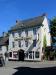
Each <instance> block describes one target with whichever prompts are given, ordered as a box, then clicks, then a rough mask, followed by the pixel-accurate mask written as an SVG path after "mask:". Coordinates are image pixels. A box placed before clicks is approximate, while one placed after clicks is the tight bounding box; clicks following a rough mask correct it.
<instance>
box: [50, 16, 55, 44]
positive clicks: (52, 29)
mask: <svg viewBox="0 0 56 75" xmlns="http://www.w3.org/2000/svg"><path fill="white" fill-rule="evenodd" d="M50 33H51V37H52V44H54V43H55V42H56V17H54V18H53V19H52V20H50Z"/></svg>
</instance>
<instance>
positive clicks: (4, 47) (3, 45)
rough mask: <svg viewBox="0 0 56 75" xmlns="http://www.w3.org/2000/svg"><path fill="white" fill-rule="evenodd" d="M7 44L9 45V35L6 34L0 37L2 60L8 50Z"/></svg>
mask: <svg viewBox="0 0 56 75" xmlns="http://www.w3.org/2000/svg"><path fill="white" fill-rule="evenodd" d="M8 45H9V37H8V36H2V37H0V56H3V58H4V60H5V59H6V55H5V54H7V52H8ZM7 59H8V57H7Z"/></svg>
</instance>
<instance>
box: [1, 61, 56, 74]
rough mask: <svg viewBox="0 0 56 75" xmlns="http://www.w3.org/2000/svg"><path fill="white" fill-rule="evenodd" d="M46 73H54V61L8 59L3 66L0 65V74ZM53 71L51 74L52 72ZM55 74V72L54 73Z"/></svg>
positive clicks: (55, 69) (55, 62)
mask: <svg viewBox="0 0 56 75" xmlns="http://www.w3.org/2000/svg"><path fill="white" fill-rule="evenodd" d="M45 72H46V74H48V73H49V72H50V73H51V75H54V73H56V61H43V62H18V61H9V62H6V65H5V66H4V67H0V74H1V75H18V74H19V75H20V74H23V73H24V75H26V74H27V73H29V74H32V73H33V74H35V73H38V75H39V73H40V74H41V73H44V74H43V75H45ZM52 73H53V74H52ZM55 75H56V74H55Z"/></svg>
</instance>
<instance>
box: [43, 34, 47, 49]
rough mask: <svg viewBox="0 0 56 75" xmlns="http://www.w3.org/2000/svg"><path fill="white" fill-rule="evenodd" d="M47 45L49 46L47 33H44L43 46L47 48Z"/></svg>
mask: <svg viewBox="0 0 56 75" xmlns="http://www.w3.org/2000/svg"><path fill="white" fill-rule="evenodd" d="M46 46H47V41H46V35H44V38H43V48H44V49H45V48H46Z"/></svg>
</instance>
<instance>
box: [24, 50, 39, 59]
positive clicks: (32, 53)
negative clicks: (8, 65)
mask: <svg viewBox="0 0 56 75" xmlns="http://www.w3.org/2000/svg"><path fill="white" fill-rule="evenodd" d="M25 58H28V59H35V58H39V52H38V51H29V52H27V53H25Z"/></svg>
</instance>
